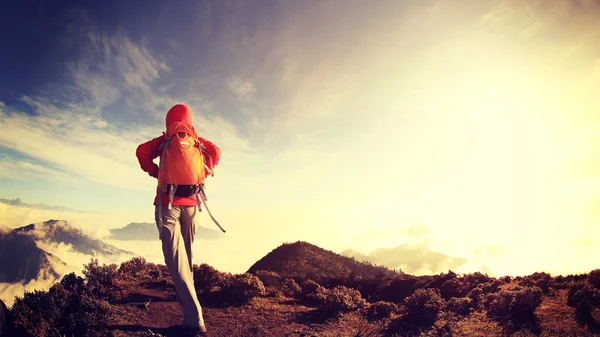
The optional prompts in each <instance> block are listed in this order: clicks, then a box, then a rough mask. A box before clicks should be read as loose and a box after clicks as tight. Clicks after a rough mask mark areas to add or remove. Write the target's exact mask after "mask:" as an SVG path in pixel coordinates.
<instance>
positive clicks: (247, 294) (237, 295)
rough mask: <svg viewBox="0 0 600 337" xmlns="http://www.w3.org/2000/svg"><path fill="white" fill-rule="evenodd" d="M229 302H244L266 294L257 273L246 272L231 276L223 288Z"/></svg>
mask: <svg viewBox="0 0 600 337" xmlns="http://www.w3.org/2000/svg"><path fill="white" fill-rule="evenodd" d="M222 292H223V293H224V294H225V298H226V300H227V301H228V302H232V303H235V304H243V303H248V302H250V300H251V299H253V298H254V297H257V296H265V295H266V290H265V286H264V284H263V283H262V282H261V281H260V279H259V278H258V277H256V276H255V275H252V274H249V273H244V274H237V275H234V276H233V277H231V278H230V279H229V280H228V281H227V282H226V284H225V286H224V287H223V289H222Z"/></svg>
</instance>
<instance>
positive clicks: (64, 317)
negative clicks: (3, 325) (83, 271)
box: [11, 273, 110, 336]
mask: <svg viewBox="0 0 600 337" xmlns="http://www.w3.org/2000/svg"><path fill="white" fill-rule="evenodd" d="M81 280H82V279H81V278H80V277H79V278H78V277H76V276H75V275H74V274H73V273H71V274H68V275H65V277H63V279H62V280H61V282H60V283H56V284H54V285H53V286H52V287H51V288H50V289H49V291H38V290H36V291H33V292H29V291H26V292H25V294H24V295H23V297H17V298H16V299H15V304H14V305H13V307H12V309H11V316H12V317H13V325H14V330H15V331H14V334H15V335H18V336H20V335H25V336H27V335H33V336H56V335H57V334H58V335H60V336H63V335H67V336H71V335H76V336H81V335H85V332H86V329H87V328H88V327H90V326H94V325H98V324H101V323H103V322H105V319H106V316H107V314H108V312H109V309H110V305H109V304H108V302H106V301H103V300H98V299H96V298H94V297H93V296H91V292H90V291H89V290H88V289H87V288H86V286H85V284H83V283H82V282H81Z"/></svg>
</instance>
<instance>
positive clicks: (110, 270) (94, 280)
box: [83, 259, 117, 299]
mask: <svg viewBox="0 0 600 337" xmlns="http://www.w3.org/2000/svg"><path fill="white" fill-rule="evenodd" d="M83 275H85V280H86V285H87V288H88V289H89V290H90V291H91V292H92V294H94V296H96V297H98V298H100V299H105V298H110V297H111V296H112V294H113V290H114V288H115V277H116V276H117V265H116V264H114V263H113V264H110V265H106V264H103V265H102V266H100V265H99V264H98V259H91V262H90V263H89V264H87V265H85V269H83Z"/></svg>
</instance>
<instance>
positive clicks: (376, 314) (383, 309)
mask: <svg viewBox="0 0 600 337" xmlns="http://www.w3.org/2000/svg"><path fill="white" fill-rule="evenodd" d="M396 311H398V306H397V305H396V304H395V303H392V302H385V301H377V302H375V303H373V304H371V305H369V308H368V309H367V318H368V319H369V320H378V319H384V318H388V317H390V315H391V314H393V313H394V312H396Z"/></svg>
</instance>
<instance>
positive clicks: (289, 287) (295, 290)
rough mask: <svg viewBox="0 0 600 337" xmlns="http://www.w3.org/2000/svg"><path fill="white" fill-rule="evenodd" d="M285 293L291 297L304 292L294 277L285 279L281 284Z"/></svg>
mask: <svg viewBox="0 0 600 337" xmlns="http://www.w3.org/2000/svg"><path fill="white" fill-rule="evenodd" d="M281 288H282V291H283V294H284V295H286V296H290V297H298V296H300V295H301V294H302V288H301V287H300V286H299V285H298V283H296V281H294V279H293V278H287V279H285V280H283V282H282V284H281Z"/></svg>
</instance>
